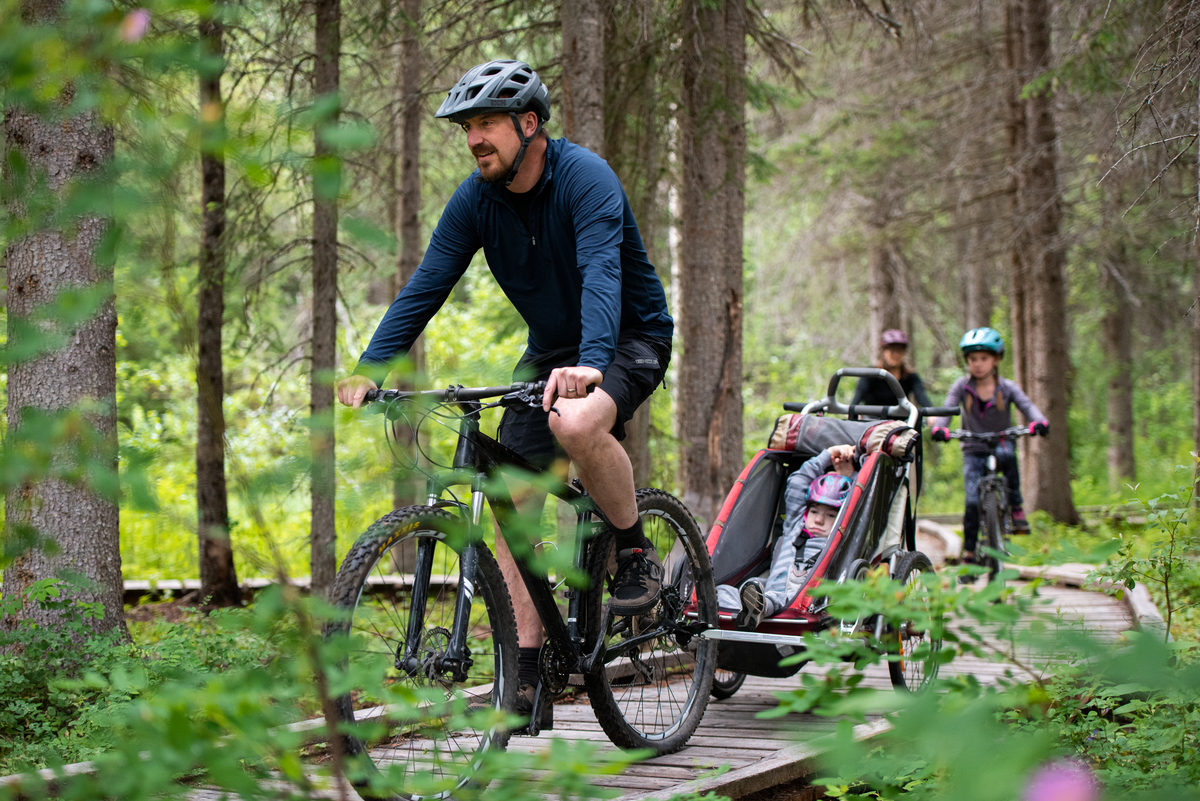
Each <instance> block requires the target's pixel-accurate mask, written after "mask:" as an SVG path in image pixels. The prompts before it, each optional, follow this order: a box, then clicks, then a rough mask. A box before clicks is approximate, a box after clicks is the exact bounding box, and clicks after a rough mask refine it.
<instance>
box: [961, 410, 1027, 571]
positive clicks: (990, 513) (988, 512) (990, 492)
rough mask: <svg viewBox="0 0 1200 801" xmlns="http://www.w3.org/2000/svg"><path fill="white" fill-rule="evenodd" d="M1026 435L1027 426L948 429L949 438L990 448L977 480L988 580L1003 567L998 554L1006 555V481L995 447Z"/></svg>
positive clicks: (982, 556) (980, 557)
mask: <svg viewBox="0 0 1200 801" xmlns="http://www.w3.org/2000/svg"><path fill="white" fill-rule="evenodd" d="M1029 435H1030V431H1029V429H1028V428H1023V427H1021V426H1013V427H1012V428H1006V429H1004V430H1003V431H986V432H980V431H967V430H966V429H956V430H954V431H951V432H949V437H950V439H967V440H974V441H976V442H982V443H984V444H986V445H987V446H988V448H989V449H990V450H991V451H992V452H990V453H988V457H987V475H985V476H984V477H983V478H981V479H980V480H979V544H980V545H981V546H983V547H981V548H979V553H978V555H977V557H976V558H977V559H978V560H979V564H981V565H983V566H984V567H985V568H987V572H988V582H989V583H990V582H992V581H995V580H996V576H997V575H999V573H1000V570H1001V569H1002V568H1003V567H1004V565H1003V563H1002V562H1001V559H1002V557H1004V556H1007V555H1008V525H1009V514H1010V512H1011V511H1012V510H1011V508H1010V507H1009V504H1008V484H1007V483H1006V482H1005V480H1004V476H1003V475H1002V474H1000V473H998V472H996V454H995V453H994V451H995V449H996V446H998V445H1000V443H1002V442H1005V441H1007V440H1015V439H1017V438H1019V437H1027V436H1029Z"/></svg>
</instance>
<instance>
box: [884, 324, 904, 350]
mask: <svg viewBox="0 0 1200 801" xmlns="http://www.w3.org/2000/svg"><path fill="white" fill-rule="evenodd" d="M892 345H903V346H904V347H906V348H907V347H908V334H906V333H904V332H903V331H901V330H900V329H899V328H889V329H888V330H886V331H884V332H883V336H881V337H879V346H880V347H882V348H887V347H890V346H892Z"/></svg>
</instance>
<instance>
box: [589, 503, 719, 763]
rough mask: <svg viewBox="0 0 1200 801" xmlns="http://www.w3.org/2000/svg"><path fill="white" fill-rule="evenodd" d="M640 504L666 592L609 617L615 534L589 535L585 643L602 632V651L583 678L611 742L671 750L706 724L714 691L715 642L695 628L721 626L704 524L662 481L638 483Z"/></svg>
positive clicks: (628, 746) (659, 752)
mask: <svg viewBox="0 0 1200 801" xmlns="http://www.w3.org/2000/svg"><path fill="white" fill-rule="evenodd" d="M637 506H638V514H639V515H640V516H641V519H642V527H643V529H644V530H645V532H646V536H647V537H648V538H649V539H650V542H651V543H652V544H653V546H654V548H655V550H657V551H658V556H659V558H660V559H661V560H662V563H663V569H664V576H663V584H662V591H661V592H660V593H659V597H658V602H657V603H656V604H655V606H654V608H653V609H651V610H650V611H648V612H646V613H644V614H641V615H636V616H632V617H609V616H608V615H607V609H608V600H609V596H608V593H609V582H610V581H611V580H612V576H613V572H614V571H615V565H616V557H615V554H614V550H613V537H612V532H611V531H608V530H605V531H604V532H603V533H602V534H600V535H599V536H598V537H597V538H596V539H595V540H594V541H593V542H592V544H591V547H590V554H589V559H588V564H589V576H590V579H591V581H590V585H589V589H588V594H587V600H586V604H587V606H586V610H587V642H588V643H595V642H596V641H597V638H599V637H604V639H605V647H606V656H605V658H604V664H603V665H597V666H596V667H595V668H593V670H592V671H591V672H590V673H588V674H587V675H586V676H585V677H584V680H585V682H586V684H587V691H588V697H589V698H590V699H591V703H592V710H593V711H594V712H595V713H596V719H597V720H599V721H600V725H601V727H603V729H604V731H605V733H607V734H608V736H609V739H611V740H612V741H613V743H614V744H615V745H617V746H619V747H621V748H649V749H652V750H653V751H655V752H656V753H658V754H669V753H671V752H673V751H678V750H679V749H680V748H682V747H683V746H684V744H685V743H686V742H687V741H688V738H689V737H691V736H692V733H693V732H694V731H695V730H696V727H697V726H698V725H700V718H701V717H702V716H703V715H704V709H705V707H706V706H707V705H708V696H709V693H710V692H712V686H713V671H714V669H715V668H716V659H717V643H716V641H714V640H704V639H700V638H699V637H696V636H695V634H696V633H698V632H700V631H703V630H704V629H707V628H711V627H716V626H717V588H716V585H715V584H714V583H713V575H712V564H711V563H710V562H709V559H708V550H707V549H706V548H705V545H704V539H703V537H702V536H701V534H700V527H699V526H697V525H696V520H695V519H694V518H693V517H692V515H691V512H689V511H688V510H687V507H685V506H684V505H683V504H682V503H680V501H679V500H678V499H677V498H674V497H673V496H671V495H668V494H667V493H665V492H663V491H661V490H656V489H641V490H638V492H637ZM606 624H607V625H606ZM602 629H603V630H602Z"/></svg>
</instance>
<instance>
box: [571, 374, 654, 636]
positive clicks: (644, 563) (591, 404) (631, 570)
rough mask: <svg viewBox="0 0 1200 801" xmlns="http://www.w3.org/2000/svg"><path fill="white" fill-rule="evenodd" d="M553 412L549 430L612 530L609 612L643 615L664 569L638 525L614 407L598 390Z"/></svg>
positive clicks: (631, 473) (627, 466) (631, 469)
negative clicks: (615, 428) (613, 554)
mask: <svg viewBox="0 0 1200 801" xmlns="http://www.w3.org/2000/svg"><path fill="white" fill-rule="evenodd" d="M555 407H556V408H557V409H558V410H559V411H560V412H561V415H554V414H551V415H550V430H551V431H552V432H553V433H554V436H555V437H556V438H557V439H558V442H559V444H560V445H562V447H563V450H565V451H566V452H567V455H568V456H570V457H571V461H572V462H574V463H575V466H576V467H577V468H578V469H579V476H580V478H581V479H582V480H583V486H584V487H585V488H586V489H587V491H588V493H589V494H591V496H592V498H593V499H594V500H595V501H596V505H597V506H599V507H600V510H601V511H602V512H604V515H605V516H606V517H607V518H608V522H609V523H610V524H611V526H612V528H613V529H614V534H615V539H616V549H617V571H616V574H615V575H614V577H613V585H612V592H611V594H610V600H609V608H610V609H612V610H613V611H614V612H616V613H617V614H619V615H637V614H642V613H643V612H645V611H647V610H648V609H650V608H652V607H653V606H654V604H655V603H656V602H657V600H658V594H659V590H660V588H661V586H662V576H663V567H662V561H661V560H660V558H659V555H658V553H657V552H656V551H655V549H654V548H653V547H647V545H646V536H645V533H644V532H643V531H642V527H641V523H640V522H639V520H638V513H637V494H636V490H635V488H634V486H633V465H632V464H630V462H629V456H628V455H627V454H626V453H625V450H624V449H623V448H622V447H621V444H620V443H619V442H617V438H616V437H614V436H613V435H612V427H613V425H614V423H616V420H617V404H616V402H615V401H613V399H612V397H611V396H609V395H608V394H607V393H605V391H604V389H603V388H602V387H600V388H597V389H596V391H595V392H593V393H592V394H591V395H587V396H585V397H583V398H579V399H566V398H562V397H561V396H560V397H559V398H558V400H557V401H555Z"/></svg>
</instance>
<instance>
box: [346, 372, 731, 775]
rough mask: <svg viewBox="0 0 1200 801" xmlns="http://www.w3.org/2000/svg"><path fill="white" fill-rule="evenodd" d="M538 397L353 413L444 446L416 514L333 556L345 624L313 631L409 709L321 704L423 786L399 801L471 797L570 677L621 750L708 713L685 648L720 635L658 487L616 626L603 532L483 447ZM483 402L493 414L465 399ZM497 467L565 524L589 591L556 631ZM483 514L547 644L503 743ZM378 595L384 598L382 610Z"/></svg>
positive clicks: (368, 700) (570, 602)
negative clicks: (641, 592) (629, 597)
mask: <svg viewBox="0 0 1200 801" xmlns="http://www.w3.org/2000/svg"><path fill="white" fill-rule="evenodd" d="M544 389H545V383H544V382H538V383H531V384H513V385H511V386H507V387H483V388H463V387H451V388H449V389H446V390H438V391H431V392H401V391H397V390H375V391H372V392H369V393H368V394H367V399H366V400H367V402H368V403H374V404H379V405H381V406H382V407H383V411H384V429H385V437H386V436H387V434H388V429H389V427H393V426H395V425H396V421H404V422H406V423H407V424H408V425H410V426H412V428H413V432H412V433H413V435H414V436H413V440H412V441H414V442H419V440H418V438H417V436H416V434H417V428H418V427H419V426H420V424H421V423H422V422H424V421H427V420H432V421H434V422H435V423H441V424H443V425H448V424H453V425H454V426H456V427H457V431H458V441H457V447H456V450H455V454H454V461H453V465H452V466H451V467H450V468H449V469H448V470H443V471H441V472H435V473H430V474H428V482H427V486H428V493H427V494H428V501H427V503H426V505H424V506H412V507H407V508H404V509H397V510H396V511H394V512H391V513H390V514H388V515H385V516H384V517H382V518H380V519H379V520H378V521H377V522H376V523H374V524H373V525H372V526H371V527H370V528H369V529H368V530H367V532H366V533H365V534H363V535H362V536H361V537H360V538H359V539H358V541H357V542H356V543H355V544H354V546H353V547H352V548H351V549H350V552H349V553H348V554H347V555H346V558H345V561H344V562H343V563H342V567H341V569H340V570H339V571H338V575H337V579H336V580H335V582H334V586H333V590H332V591H331V594H330V600H331V601H332V603H333V604H334V605H335V606H337V607H339V608H341V609H343V610H345V615H346V616H345V619H344V620H342V621H340V622H338V623H335V624H331V625H330V626H328V627H327V629H326V636H327V637H328V638H338V637H345V636H347V635H349V636H350V637H351V640H352V645H351V648H350V657H349V664H350V667H352V668H353V667H358V666H363V665H365V664H366V663H367V662H368V661H370V660H372V659H374V660H378V663H377V669H378V668H379V667H380V664H379V663H381V665H382V668H383V669H384V671H385V683H386V684H387V685H389V689H390V690H392V691H395V696H394V698H402V699H405V700H406V701H407V703H405V704H396V703H392V704H388V700H389V699H388V698H378V697H373V696H372V695H371V694H370V693H369V692H368V691H367V690H365V689H355V690H352V691H350V692H346V693H344V694H343V695H341V696H340V697H339V698H338V699H337V701H336V705H337V711H338V715H339V717H340V718H341V719H342V720H344V721H346V722H351V723H353V722H358V723H359V724H362V723H363V721H368V722H372V721H373V722H377V723H379V724H382V725H380V726H378V727H377V728H376V729H375V731H374V732H373V733H372V734H371V735H370V736H371V738H372V741H371V742H367V741H366V737H367V735H365V734H364V733H363V731H364V730H363V727H362V726H361V725H360V726H359V727H358V731H357V732H356V733H353V734H346V735H345V736H344V738H343V743H344V745H345V749H346V752H347V753H348V754H350V755H352V756H354V755H367V756H369V758H370V762H371V763H373V764H374V765H375V766H377V767H379V768H380V769H382V770H387V768H388V767H389V766H394V765H399V766H400V767H402V768H403V769H404V770H405V772H406V773H409V774H411V773H415V772H417V771H424V772H425V774H426V775H425V776H423V777H421V778H420V779H418V780H417V781H418V782H425V784H419V785H412V787H413V789H412V790H411V791H410V792H406V794H405V797H410V798H411V797H426V798H428V797H438V798H445V797H450V796H451V795H453V794H454V793H455V791H456V790H457V789H459V788H461V787H462V786H463V785H464V784H467V783H469V782H479V781H480V779H479V777H478V776H477V775H476V774H477V772H478V770H479V768H480V763H481V760H480V759H479V754H481V753H482V752H484V751H487V750H489V749H502V748H504V747H505V745H506V743H507V741H508V739H509V736H510V735H511V734H514V733H527V734H530V735H536V734H537V733H538V732H539V730H540V728H541V725H542V721H543V720H544V717H543V712H545V711H547V710H546V709H545V707H546V705H548V704H550V703H551V701H552V696H553V695H554V694H555V693H558V692H561V691H562V690H564V689H565V688H566V687H567V684H568V682H569V681H570V679H571V677H572V675H581V676H582V678H583V681H584V684H585V686H586V687H587V691H588V697H589V700H590V703H591V706H592V709H593V710H594V711H595V714H596V717H597V718H598V720H599V722H600V725H601V726H602V727H603V728H604V731H605V732H606V733H607V734H608V736H609V737H610V738H611V739H612V741H613V742H614V743H615V744H616V745H618V746H621V747H624V748H648V749H651V750H653V751H655V752H657V753H659V754H665V753H670V752H672V751H676V750H678V749H679V748H681V747H682V746H683V745H684V743H686V742H687V740H688V738H689V737H690V736H691V735H692V733H693V732H694V731H695V729H696V727H697V725H699V722H700V718H701V716H702V715H703V714H704V709H705V707H706V705H707V703H708V696H709V693H710V691H711V688H712V679H713V670H714V666H715V659H716V643H715V642H712V641H710V640H704V639H702V638H700V637H697V636H696V635H697V634H698V633H699V632H700V631H703V630H705V629H708V628H710V627H715V626H716V625H717V601H716V589H715V585H714V583H713V578H712V567H711V563H710V561H709V558H708V551H707V549H706V547H705V543H704V539H703V537H702V535H701V533H700V529H699V527H698V526H697V524H696V521H695V520H694V519H693V518H692V515H691V514H690V513H689V512H688V510H687V508H686V507H684V505H683V504H682V503H680V502H679V501H678V500H677V499H675V498H674V497H672V496H671V495H669V494H667V493H665V492H663V491H661V490H657V489H641V490H638V492H637V505H638V512H639V514H640V515H641V519H642V524H643V526H644V528H645V533H646V536H647V537H649V538H650V540H651V542H653V543H654V546H655V548H656V549H657V550H658V554H659V557H660V558H661V560H662V563H663V568H664V574H665V575H664V578H663V583H662V591H661V593H660V595H659V600H658V603H657V605H656V606H655V607H654V608H653V609H652V610H650V611H648V612H645V613H642V614H640V615H637V616H635V617H618V616H615V615H613V614H612V613H611V611H610V610H609V608H608V600H609V597H608V582H609V581H611V578H612V573H613V571H614V569H615V557H614V551H613V538H612V533H611V531H610V529H609V527H608V524H607V523H606V522H605V521H604V520H603V519H602V517H601V516H600V513H599V510H598V509H597V507H596V505H595V503H594V502H593V501H592V499H591V498H590V497H589V496H588V495H587V494H586V493H585V492H584V491H583V487H582V485H580V483H579V482H578V481H575V482H573V483H572V485H567V484H563V483H561V482H560V481H557V480H555V479H553V478H552V477H551V475H550V474H549V473H544V472H543V471H541V470H539V469H538V468H536V467H534V466H533V465H531V464H530V463H529V462H527V461H526V460H525V459H523V458H522V457H521V456H520V455H518V454H516V453H514V452H513V451H511V450H509V449H508V448H506V447H504V446H503V445H501V444H500V443H498V442H497V441H496V440H495V439H493V438H491V437H488V436H486V435H484V434H482V433H481V432H480V430H479V415H480V413H481V412H482V411H483V410H485V409H490V408H495V407H501V408H506V409H514V410H521V409H525V410H529V409H538V408H541V405H542V393H543V391H544ZM489 398H498V400H496V401H495V402H493V403H489V404H486V405H485V404H483V403H481V402H480V401H482V400H484V399H489ZM423 404H424V405H423ZM430 404H432V405H430ZM414 421H416V422H415V423H414ZM392 433H393V434H394V433H395V432H394V430H393V432H392ZM505 468H515V469H516V470H517V471H524V472H525V473H527V474H529V473H543V476H542V479H539V480H543V479H544V480H546V482H547V483H548V484H549V485H550V486H549V487H548V489H549V492H550V493H551V494H553V495H555V496H557V497H558V498H561V499H562V500H564V501H566V502H567V503H569V504H570V505H571V506H572V507H573V508H574V510H575V512H576V513H577V519H576V525H575V527H574V528H575V537H574V538H573V549H574V560H573V564H574V567H575V569H576V571H578V572H581V573H583V574H584V575H586V576H587V577H588V583H587V586H586V587H579V588H575V587H571V588H569V589H567V591H566V592H565V596H566V601H567V603H566V610H565V611H566V615H565V617H564V615H563V613H562V611H561V610H560V608H559V602H558V599H557V598H556V596H555V590H556V589H558V587H557V586H551V583H550V582H549V580H548V578H547V575H546V573H545V572H541V573H539V572H538V571H537V569H536V568H535V567H532V566H531V564H530V563H529V561H528V558H527V557H528V554H529V553H530V551H531V550H532V549H531V548H530V545H529V541H528V539H527V536H526V534H525V533H524V530H523V529H522V527H521V526H520V523H521V521H520V520H518V518H517V513H516V508H515V505H514V503H513V499H512V497H511V495H510V494H509V492H508V490H507V488H506V486H505V483H504V481H503V480H502V479H500V474H501V472H502V471H503V470H504V469H505ZM457 485H469V486H470V497H469V498H460V497H458V496H457V495H455V494H454V493H453V492H451V489H450V488H451V487H454V486H457ZM485 500H486V501H487V502H488V504H489V505H490V506H491V508H492V510H493V513H494V515H495V517H496V519H497V522H498V523H499V526H500V531H501V533H502V534H503V536H504V538H505V541H506V542H507V543H508V544H509V546H510V548H511V550H512V552H513V554H514V557H515V560H516V562H517V567H518V569H519V571H520V574H521V578H522V580H523V582H524V584H525V586H526V588H527V589H528V590H529V594H530V596H531V598H532V600H533V605H534V607H535V608H536V611H537V614H538V616H539V617H540V618H541V621H542V624H543V625H544V627H545V630H546V634H547V641H546V644H545V646H544V647H543V648H542V652H541V681H540V684H539V686H538V688H537V691H536V694H535V696H534V699H533V709H532V712H531V714H530V717H529V722H528V723H527V724H525V726H524V727H523V728H522V729H519V730H518V731H517V732H514V731H510V729H509V728H508V727H506V726H505V725H504V724H503V723H502V722H500V717H501V716H499V715H497V714H495V712H497V711H503V712H507V713H509V714H510V715H511V714H512V713H513V710H514V709H515V705H516V699H517V688H518V686H519V683H520V682H519V679H518V666H517V629H516V623H515V619H514V615H513V607H512V604H511V601H510V600H509V591H508V587H507V586H506V584H505V582H504V578H503V576H502V575H501V572H500V568H499V566H498V564H497V562H496V559H495V557H494V556H493V555H492V553H491V551H490V550H489V549H488V547H487V545H486V544H485V543H484V536H485V534H486V533H487V528H486V527H485V523H484V521H483V518H482V514H483V506H484V501H485ZM567 541H568V538H567V537H562V538H560V540H559V542H560V544H565V543H566V542H567ZM522 554H524V555H525V556H524V557H523V556H522ZM376 589H390V590H391V591H392V592H391V593H390V597H389V596H388V595H387V594H384V593H376V592H373V590H376ZM394 698H393V699H392V700H394ZM429 775H432V776H433V777H434V779H433V780H432V783H429V782H430V779H429V778H428V776H429Z"/></svg>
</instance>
